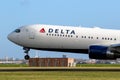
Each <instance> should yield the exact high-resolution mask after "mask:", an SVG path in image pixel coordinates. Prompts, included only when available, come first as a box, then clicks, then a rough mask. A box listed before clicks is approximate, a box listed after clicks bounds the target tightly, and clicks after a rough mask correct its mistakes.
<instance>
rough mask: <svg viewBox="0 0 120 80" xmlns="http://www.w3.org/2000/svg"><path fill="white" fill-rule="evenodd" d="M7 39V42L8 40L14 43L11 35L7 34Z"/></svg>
mask: <svg viewBox="0 0 120 80" xmlns="http://www.w3.org/2000/svg"><path fill="white" fill-rule="evenodd" d="M7 38H8V40H10V41H12V42H13V41H14V37H13V35H12V33H10V34H8V36H7Z"/></svg>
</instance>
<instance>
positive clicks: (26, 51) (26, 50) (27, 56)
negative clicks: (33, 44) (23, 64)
mask: <svg viewBox="0 0 120 80" xmlns="http://www.w3.org/2000/svg"><path fill="white" fill-rule="evenodd" d="M23 50H25V51H24V53H25V54H26V55H25V56H24V59H25V60H29V59H30V56H29V55H28V52H29V51H30V48H26V47H24V48H23Z"/></svg>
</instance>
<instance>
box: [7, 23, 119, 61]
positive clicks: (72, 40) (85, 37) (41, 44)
mask: <svg viewBox="0 0 120 80" xmlns="http://www.w3.org/2000/svg"><path fill="white" fill-rule="evenodd" d="M8 39H9V40H10V41H12V42H13V43H15V44H17V45H20V46H22V47H23V49H24V50H25V51H24V53H26V55H25V59H26V60H28V59H29V58H30V56H29V54H28V52H29V51H30V49H37V50H48V51H61V52H73V53H85V54H88V55H89V57H90V58H92V59H117V58H120V30H110V29H102V28H97V27H95V28H83V27H72V26H57V25H42V24H35V25H28V26H22V27H20V28H18V29H16V30H14V31H13V32H12V33H10V34H9V35H8Z"/></svg>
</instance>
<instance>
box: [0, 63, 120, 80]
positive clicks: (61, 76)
mask: <svg viewBox="0 0 120 80" xmlns="http://www.w3.org/2000/svg"><path fill="white" fill-rule="evenodd" d="M19 67H21V68H29V67H28V65H26V64H22V65H21V64H20V65H19V64H0V68H19ZM77 67H83V68H84V67H103V68H104V67H111V68H112V67H116V68H118V67H120V64H79V65H77ZM0 79H1V80H120V72H115V71H104V72H102V71H38V72H34V71H29V72H26V71H22V72H18V71H17V72H12V71H11V72H0Z"/></svg>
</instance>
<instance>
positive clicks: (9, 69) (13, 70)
mask: <svg viewBox="0 0 120 80" xmlns="http://www.w3.org/2000/svg"><path fill="white" fill-rule="evenodd" d="M17 71H20V72H21V71H29V72H30V71H115V72H120V68H119V67H84V68H83V67H82V68H81V67H79V68H77V67H72V68H70V67H20V68H19V67H9V68H7V67H6V68H0V72H17Z"/></svg>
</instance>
